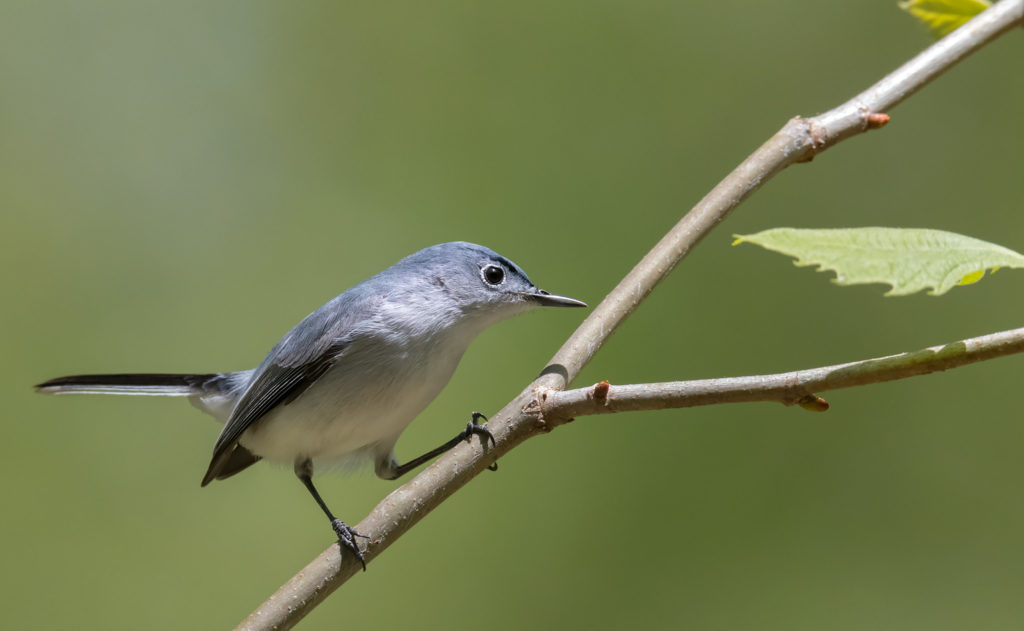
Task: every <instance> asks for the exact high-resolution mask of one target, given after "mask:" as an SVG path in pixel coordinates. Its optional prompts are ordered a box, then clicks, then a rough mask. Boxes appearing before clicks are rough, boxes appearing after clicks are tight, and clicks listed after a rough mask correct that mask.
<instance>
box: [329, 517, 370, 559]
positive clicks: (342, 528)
mask: <svg viewBox="0 0 1024 631" xmlns="http://www.w3.org/2000/svg"><path fill="white" fill-rule="evenodd" d="M331 528H333V529H334V534H336V535H338V545H339V546H341V547H342V548H348V549H349V550H350V551H351V552H352V554H354V555H356V558H357V559H359V563H361V564H362V566H363V571H364V572H365V571H366V559H365V558H364V557H363V551H362V550H360V549H359V544H358V543H356V537H362V538H363V539H369V538H370V537H368V536H367V535H364V534H363V533H361V532H357V531H356V530H354V529H353V528H352V527H351V526H349V525H348V524H346V523H345V522H343V521H341V520H340V519H333V520H331Z"/></svg>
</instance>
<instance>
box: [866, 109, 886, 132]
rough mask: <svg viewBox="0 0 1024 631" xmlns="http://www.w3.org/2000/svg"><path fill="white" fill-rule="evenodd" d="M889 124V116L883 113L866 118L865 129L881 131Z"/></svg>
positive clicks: (876, 113) (868, 115)
mask: <svg viewBox="0 0 1024 631" xmlns="http://www.w3.org/2000/svg"><path fill="white" fill-rule="evenodd" d="M888 123H889V115H888V114H883V113H882V112H875V113H873V114H867V115H866V116H865V117H864V128H865V129H881V128H883V127H885V126H886V125H887V124H888Z"/></svg>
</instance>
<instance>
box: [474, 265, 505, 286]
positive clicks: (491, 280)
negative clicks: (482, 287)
mask: <svg viewBox="0 0 1024 631" xmlns="http://www.w3.org/2000/svg"><path fill="white" fill-rule="evenodd" d="M480 276H481V277H482V278H483V279H484V282H485V283H487V284H488V285H500V284H501V283H502V282H504V280H505V270H503V269H501V268H500V267H498V266H497V265H485V266H483V267H482V268H480Z"/></svg>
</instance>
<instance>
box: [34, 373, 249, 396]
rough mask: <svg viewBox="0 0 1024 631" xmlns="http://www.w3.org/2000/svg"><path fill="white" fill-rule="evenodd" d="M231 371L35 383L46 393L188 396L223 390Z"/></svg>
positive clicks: (87, 377) (83, 377) (81, 377)
mask: <svg viewBox="0 0 1024 631" xmlns="http://www.w3.org/2000/svg"><path fill="white" fill-rule="evenodd" d="M231 374H232V373H207V374H185V375H174V374H163V373H151V374H146V373H142V374H123V375H71V376H68V377H57V378H56V379H50V380H49V381H44V382H43V383H40V384H37V385H36V386H35V388H36V392H42V393H46V394H136V395H156V396H165V397H188V396H193V395H197V394H210V393H214V392H223V391H224V390H226V389H227V388H228V387H229V384H228V383H227V382H228V381H229V380H230V376H231Z"/></svg>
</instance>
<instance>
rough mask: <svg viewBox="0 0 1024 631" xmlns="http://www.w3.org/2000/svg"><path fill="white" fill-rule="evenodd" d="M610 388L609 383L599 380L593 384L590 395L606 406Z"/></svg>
mask: <svg viewBox="0 0 1024 631" xmlns="http://www.w3.org/2000/svg"><path fill="white" fill-rule="evenodd" d="M610 388H611V384H610V383H608V382H607V381H600V382H598V383H595V384H594V389H593V390H592V391H591V393H590V395H591V396H592V397H593V398H594V400H595V401H598V402H600V403H603V404H604V405H605V406H606V407H607V405H608V390H609V389H610Z"/></svg>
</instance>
